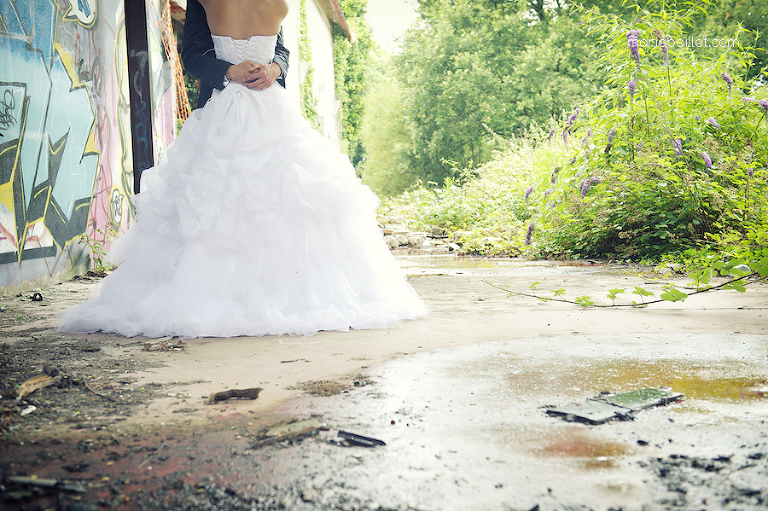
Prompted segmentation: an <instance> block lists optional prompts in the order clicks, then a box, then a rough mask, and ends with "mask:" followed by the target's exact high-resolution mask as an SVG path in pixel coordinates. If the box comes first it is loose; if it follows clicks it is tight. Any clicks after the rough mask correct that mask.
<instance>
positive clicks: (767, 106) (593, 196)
mask: <svg viewBox="0 0 768 511" xmlns="http://www.w3.org/2000/svg"><path fill="white" fill-rule="evenodd" d="M686 5H689V6H690V8H688V9H685V10H676V9H672V10H660V11H659V12H651V11H649V10H644V9H641V8H640V7H639V6H635V9H634V11H633V12H636V15H635V16H634V19H633V20H632V21H627V20H625V19H624V18H623V17H621V16H616V15H603V14H599V12H597V11H595V10H593V11H584V12H582V15H583V17H584V19H585V21H586V23H587V24H588V26H589V31H590V33H591V35H593V36H594V37H595V38H596V39H597V40H598V41H600V46H599V48H600V50H599V52H598V53H597V59H596V62H597V64H598V65H599V66H600V67H601V70H602V72H604V73H605V74H606V76H608V77H609V79H608V81H607V83H606V87H605V89H604V91H603V92H602V93H601V94H599V95H598V96H596V97H595V98H593V99H592V100H591V101H589V102H588V103H587V104H584V105H582V106H581V107H580V108H577V109H574V110H573V111H572V112H570V113H568V114H565V115H564V116H563V119H562V121H561V122H560V123H559V124H558V125H557V126H556V127H555V128H553V129H552V130H551V131H550V132H549V135H548V136H546V137H545V136H543V135H542V134H541V133H540V132H536V130H534V132H533V133H534V135H533V137H532V138H531V137H529V138H527V139H526V140H525V142H523V143H516V144H514V146H513V147H512V148H511V149H510V150H509V151H507V152H505V153H504V154H502V155H499V156H497V157H496V158H495V159H494V161H492V162H491V163H489V164H487V165H485V166H483V167H481V168H480V169H478V171H477V173H478V177H476V178H474V179H469V180H467V181H466V183H465V184H464V185H463V186H458V185H457V184H456V183H455V182H452V181H447V182H446V186H445V187H444V188H443V189H442V190H432V191H429V190H425V189H420V190H417V191H416V192H413V193H412V194H410V195H409V196H404V197H402V198H401V199H398V201H399V202H398V204H399V206H398V207H399V208H400V209H399V210H400V211H403V212H408V213H409V218H410V221H411V223H413V224H417V225H419V226H440V227H442V228H443V229H445V230H446V231H453V230H475V231H476V234H475V235H474V236H472V237H470V238H471V239H483V238H484V237H488V236H492V235H493V234H492V233H496V234H498V235H500V236H503V239H504V240H506V243H507V245H504V244H503V243H502V244H501V245H503V246H506V247H507V248H505V250H506V251H507V252H508V253H514V252H515V249H516V250H517V251H522V252H523V253H524V254H526V255H528V256H532V257H609V258H632V259H659V258H660V257H661V256H662V255H665V254H667V255H668V257H669V254H688V255H687V256H683V258H685V257H691V258H694V259H695V258H697V257H702V254H706V253H707V252H708V251H718V252H720V253H721V254H722V255H723V257H726V256H727V255H732V256H737V255H738V256H739V257H747V260H754V259H755V258H758V259H759V258H760V257H764V256H761V255H760V254H762V253H763V252H761V250H762V249H761V248H760V247H764V246H766V245H768V243H766V241H768V234H767V233H768V220H767V217H766V213H768V169H766V163H768V154H766V150H767V149H768V147H767V146H768V120H766V114H767V113H768V98H766V99H761V98H764V97H766V96H768V90H766V87H764V86H762V87H761V86H760V85H759V82H758V81H756V80H755V79H746V77H748V76H752V75H753V74H754V73H753V70H751V69H750V63H751V62H752V54H751V52H750V48H743V47H740V46H739V47H737V48H736V49H735V50H732V51H726V52H724V53H722V54H721V55H720V56H719V57H717V58H699V56H698V55H697V54H696V52H695V47H693V48H691V47H685V46H680V45H678V44H675V45H674V46H673V44H672V42H671V41H683V40H686V38H687V37H688V34H686V33H685V31H684V28H685V27H687V26H689V25H690V23H691V19H692V17H693V15H694V9H696V8H699V7H701V5H691V4H686ZM665 9H666V8H665ZM737 35H739V34H734V39H737V38H736V37H735V36H737ZM643 42H644V43H645V44H643ZM736 50H738V51H736ZM758 76H759V75H758ZM409 201H410V203H409V204H406V203H408V202H409ZM409 208H410V209H409ZM511 245H514V247H512V246H511ZM470 247H471V250H472V251H476V252H478V253H495V252H494V249H490V250H484V249H483V248H482V246H479V245H478V244H474V245H472V244H471V245H470ZM696 254H698V255H696ZM749 258H751V259H749Z"/></svg>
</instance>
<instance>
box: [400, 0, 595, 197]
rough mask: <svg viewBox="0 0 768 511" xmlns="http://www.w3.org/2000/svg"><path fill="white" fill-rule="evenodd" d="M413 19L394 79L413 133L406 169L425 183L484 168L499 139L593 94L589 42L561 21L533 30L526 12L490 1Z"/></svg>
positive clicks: (435, 9)
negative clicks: (401, 87) (414, 23)
mask: <svg viewBox="0 0 768 511" xmlns="http://www.w3.org/2000/svg"><path fill="white" fill-rule="evenodd" d="M542 8H543V7H542ZM420 16H421V20H420V24H419V26H418V28H414V29H413V30H411V31H409V32H408V33H407V34H406V37H405V41H404V46H403V53H402V55H401V56H399V57H398V58H397V69H398V70H399V73H397V76H399V77H401V78H402V80H403V83H404V87H405V91H406V94H405V95H404V96H403V101H404V102H405V105H406V111H407V114H408V119H407V121H405V122H406V123H407V124H408V125H409V126H410V127H411V129H412V132H411V135H412V139H411V142H410V147H409V149H410V150H409V151H408V152H407V155H408V160H409V165H410V167H411V168H412V169H413V171H414V172H415V173H416V174H417V175H418V176H420V177H421V179H422V180H423V181H424V182H430V181H431V182H435V183H442V182H443V180H444V179H445V178H446V177H452V178H455V177H457V174H456V170H457V169H465V168H474V167H476V166H478V165H479V164H482V163H484V162H486V161H488V160H489V159H490V158H491V157H492V154H493V150H494V149H498V148H499V144H498V142H499V138H501V139H508V138H510V137H512V136H513V135H515V134H519V133H520V132H521V131H523V130H524V129H525V128H527V127H528V125H529V123H530V122H531V121H536V122H539V123H544V122H547V121H548V120H549V119H551V118H552V117H553V116H558V115H559V114H560V112H561V111H562V110H563V109H570V108H571V107H572V105H573V104H574V102H575V101H578V100H579V99H580V98H584V97H587V96H589V95H592V94H594V93H595V92H596V91H597V81H596V79H595V74H594V73H593V72H592V71H590V70H589V68H588V66H587V65H586V61H587V59H588V52H589V37H587V36H586V34H585V33H584V30H583V29H582V28H581V27H580V26H579V25H578V24H576V23H575V22H574V20H573V19H572V18H570V17H568V16H557V14H556V12H555V11H552V12H550V11H547V16H546V23H544V22H536V21H534V19H533V18H532V16H533V15H531V13H530V12H529V10H528V8H527V7H524V8H522V9H520V8H518V4H517V3H516V2H501V1H492V0H484V1H469V0H434V1H429V2H421V3H420Z"/></svg>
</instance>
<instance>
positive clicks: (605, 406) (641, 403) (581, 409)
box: [547, 388, 685, 425]
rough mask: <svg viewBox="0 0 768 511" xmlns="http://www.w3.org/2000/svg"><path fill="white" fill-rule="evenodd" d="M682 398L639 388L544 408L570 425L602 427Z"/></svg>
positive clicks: (659, 391)
mask: <svg viewBox="0 0 768 511" xmlns="http://www.w3.org/2000/svg"><path fill="white" fill-rule="evenodd" d="M683 397H685V396H684V395H683V394H681V393H679V392H674V391H672V390H671V389H666V388H660V389H641V390H633V391H631V392H623V393H620V394H602V395H601V396H600V397H598V398H595V399H590V400H589V401H587V402H586V403H582V404H568V405H565V406H557V407H552V408H547V414H548V415H553V416H557V417H561V418H562V419H564V420H566V421H570V422H585V423H587V424H592V425H598V424H605V423H606V422H608V421H611V420H631V419H632V418H633V414H634V412H638V411H640V410H645V409H646V408H651V407H654V406H663V405H666V404H668V403H670V402H672V401H677V400H679V399H681V398H683Z"/></svg>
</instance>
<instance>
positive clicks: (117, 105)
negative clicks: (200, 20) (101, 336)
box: [0, 0, 174, 286]
mask: <svg viewBox="0 0 768 511" xmlns="http://www.w3.org/2000/svg"><path fill="white" fill-rule="evenodd" d="M164 3H165V2H163V1H159V0H150V1H149V2H148V3H147V5H148V14H147V25H148V27H149V32H150V34H149V37H150V62H151V68H152V73H153V80H152V87H153V97H154V99H153V105H154V109H153V119H158V121H159V122H157V123H153V125H154V126H157V127H158V129H156V130H155V131H154V133H153V140H154V142H155V147H156V148H163V147H165V146H166V145H167V143H169V142H170V139H172V138H173V133H174V129H173V124H174V123H173V120H172V119H173V101H174V98H173V91H172V87H170V85H171V80H170V78H169V76H170V72H169V70H168V69H167V67H168V66H167V63H166V60H165V57H164V54H163V50H162V44H153V42H152V41H153V40H154V41H159V40H160V25H159V21H158V20H160V13H161V12H162V11H161V8H164V7H165V5H164ZM128 87H129V81H128V68H127V48H126V37H125V20H124V14H123V0H0V286H5V285H10V284H19V283H21V282H24V281H28V280H32V279H35V278H37V277H41V276H45V275H53V274H55V273H58V272H60V271H62V270H64V269H66V268H67V267H68V266H70V265H73V264H74V265H77V264H84V263H87V257H85V255H87V252H85V250H86V246H85V245H84V244H79V243H78V240H79V238H80V237H81V236H82V235H83V234H88V235H89V236H91V237H93V238H95V239H97V240H99V239H103V238H104V235H103V231H104V230H105V226H106V225H107V224H108V223H110V224H111V225H114V226H115V228H116V230H117V231H119V232H122V231H125V229H127V227H129V226H130V224H131V222H132V220H133V210H132V206H131V203H130V200H129V197H130V195H132V193H133V192H132V190H133V166H132V162H131V140H130V136H131V135H130V134H131V129H130V117H129V101H128V97H129V88H128Z"/></svg>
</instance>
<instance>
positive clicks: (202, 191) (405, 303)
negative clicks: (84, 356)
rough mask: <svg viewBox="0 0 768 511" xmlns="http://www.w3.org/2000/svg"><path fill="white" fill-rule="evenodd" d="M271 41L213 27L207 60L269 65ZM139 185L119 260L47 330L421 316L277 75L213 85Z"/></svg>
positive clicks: (235, 332)
mask: <svg viewBox="0 0 768 511" xmlns="http://www.w3.org/2000/svg"><path fill="white" fill-rule="evenodd" d="M276 37H277V36H254V37H252V38H251V39H249V40H233V39H231V38H227V37H220V36H214V45H215V50H216V55H217V56H218V57H219V58H221V59H224V60H227V61H229V62H232V63H234V64H237V63H239V62H242V61H244V60H246V59H250V60H252V61H254V62H262V63H266V62H271V61H272V59H273V57H274V48H275V42H276ZM141 186H142V192H141V193H140V194H138V195H136V196H135V203H136V208H137V217H136V220H137V222H136V225H134V226H133V227H131V228H130V229H129V230H128V232H126V233H125V234H124V235H122V236H121V237H120V239H119V240H118V241H117V242H116V243H115V244H114V245H113V250H112V257H113V258H114V259H115V260H117V261H121V263H120V266H119V267H118V268H117V270H115V271H114V272H112V273H111V274H110V275H109V276H108V277H106V278H105V279H104V280H103V282H102V284H101V287H100V290H99V294H98V295H97V296H94V297H93V298H91V299H89V300H88V301H86V302H84V303H81V304H79V305H76V306H74V307H72V308H71V309H68V310H66V311H64V312H63V313H62V314H61V319H60V321H59V323H58V325H57V329H59V330H62V331H67V332H75V333H85V332H96V331H102V332H116V333H119V334H122V335H125V336H128V337H132V336H136V335H144V336H148V337H162V336H169V335H176V336H180V337H232V336H240V335H248V336H261V335H281V334H294V335H312V334H314V333H316V332H318V331H320V330H341V331H346V330H348V329H349V328H356V329H363V328H383V327H387V326H391V325H394V324H396V323H398V322H400V321H402V320H404V319H413V318H416V317H418V316H422V315H424V314H426V313H427V312H428V309H427V307H426V306H425V305H424V303H423V302H422V301H421V299H420V298H419V297H418V296H417V295H416V293H415V291H414V290H413V288H412V287H411V286H410V285H409V284H408V283H407V282H406V280H405V278H404V276H403V274H402V271H401V270H400V268H399V267H398V265H397V262H396V261H395V259H394V257H393V256H392V254H391V253H390V252H389V249H388V248H387V246H386V245H385V244H384V242H383V240H382V232H381V229H380V228H379V227H378V225H377V223H376V217H375V208H376V207H377V204H378V199H377V198H376V196H375V195H374V194H373V193H372V192H371V191H370V190H369V189H368V187H367V186H364V185H362V184H361V183H360V181H359V180H358V179H357V177H356V176H355V173H354V168H353V167H352V166H351V164H350V163H349V159H348V158H347V157H346V156H344V155H342V154H341V153H340V152H339V150H338V148H337V147H336V146H335V145H334V144H333V143H331V142H330V141H328V140H326V139H324V138H323V137H322V136H321V135H320V134H319V133H317V132H316V131H315V130H313V129H312V128H311V127H310V125H309V123H307V122H306V121H305V120H304V119H303V118H302V116H301V115H300V114H299V112H298V111H297V109H296V108H295V107H293V106H292V105H291V104H290V100H289V98H288V95H287V93H286V91H285V89H283V88H282V87H281V86H279V85H278V84H276V83H275V84H274V85H273V86H272V87H270V88H269V89H267V90H264V91H252V90H249V89H247V88H246V87H244V86H242V85H240V84H238V83H235V82H232V83H230V84H229V85H227V86H226V87H225V89H224V90H223V91H221V92H218V91H216V92H214V95H213V97H212V98H211V100H210V101H209V102H208V104H207V105H206V106H205V108H202V109H200V110H196V111H195V112H194V113H193V115H192V116H191V117H190V118H189V119H187V121H186V123H185V124H184V127H183V129H182V132H181V134H180V136H179V138H178V139H177V140H175V141H174V142H173V143H172V144H171V145H170V146H169V147H168V150H167V151H166V154H165V155H164V157H163V160H162V161H161V163H160V164H159V165H158V166H156V167H154V168H152V169H148V170H146V171H145V172H144V173H143V175H142V183H141Z"/></svg>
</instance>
